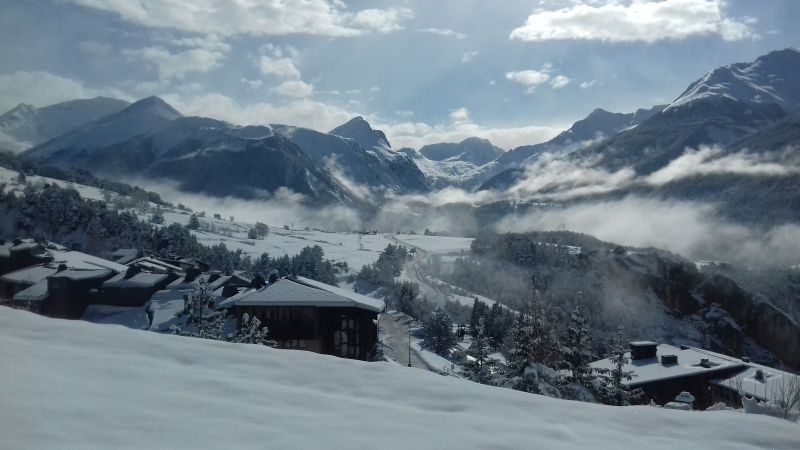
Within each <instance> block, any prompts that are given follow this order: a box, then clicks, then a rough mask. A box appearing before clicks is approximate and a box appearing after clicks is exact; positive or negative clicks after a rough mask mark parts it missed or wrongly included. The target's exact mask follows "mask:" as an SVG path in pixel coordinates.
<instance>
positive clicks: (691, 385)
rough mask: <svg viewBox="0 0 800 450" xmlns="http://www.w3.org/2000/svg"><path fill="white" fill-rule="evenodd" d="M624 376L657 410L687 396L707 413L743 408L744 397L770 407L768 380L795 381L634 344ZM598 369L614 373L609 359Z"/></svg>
mask: <svg viewBox="0 0 800 450" xmlns="http://www.w3.org/2000/svg"><path fill="white" fill-rule="evenodd" d="M630 349H631V351H630V353H627V354H626V356H627V357H628V358H629V361H628V363H627V364H626V365H625V367H624V369H623V370H625V371H628V372H631V373H632V374H633V378H632V379H631V380H629V381H627V382H626V383H625V384H626V385H627V386H628V387H630V388H638V389H641V390H642V391H643V392H644V396H645V398H644V400H645V401H649V400H653V401H654V402H656V403H657V404H659V405H665V404H667V403H670V402H672V401H673V400H674V399H675V398H676V397H677V396H680V395H681V394H682V393H684V392H688V393H690V394H691V395H692V396H693V397H694V399H693V400H694V402H693V407H694V409H706V408H708V407H709V406H711V405H713V404H714V403H717V402H723V403H726V404H728V405H731V406H739V407H741V405H742V395H745V396H748V397H751V398H754V399H756V400H758V401H763V402H767V403H769V402H770V401H771V399H772V398H771V395H770V392H771V391H770V387H769V386H768V382H769V379H772V380H777V379H779V378H780V377H791V376H794V377H796V376H797V375H792V374H789V373H787V372H782V371H780V370H777V369H773V368H769V367H765V366H761V365H758V364H754V363H752V362H750V360H749V359H747V358H742V359H740V358H735V357H731V356H726V355H722V354H719V353H715V352H711V351H708V350H703V349H699V348H694V347H688V346H680V347H674V346H672V345H666V344H656V343H655V342H649V341H639V342H631V343H630ZM591 366H592V367H593V368H595V369H601V370H603V369H605V370H611V369H613V368H614V363H613V362H612V361H611V360H610V359H603V360H600V361H596V362H593V363H592V364H591Z"/></svg>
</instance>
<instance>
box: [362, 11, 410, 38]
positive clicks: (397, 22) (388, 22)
mask: <svg viewBox="0 0 800 450" xmlns="http://www.w3.org/2000/svg"><path fill="white" fill-rule="evenodd" d="M412 17H414V13H413V12H412V11H411V10H410V9H408V8H389V9H364V10H361V11H359V12H358V13H356V15H355V16H354V17H353V20H352V21H351V22H350V23H351V24H352V25H355V26H357V27H360V28H365V29H368V30H372V31H376V32H378V33H389V32H391V31H396V30H402V29H403V28H404V27H403V25H402V22H403V21H404V20H407V19H410V18H412Z"/></svg>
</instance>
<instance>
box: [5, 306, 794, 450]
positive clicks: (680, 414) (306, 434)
mask: <svg viewBox="0 0 800 450" xmlns="http://www.w3.org/2000/svg"><path fill="white" fill-rule="evenodd" d="M0 341H1V342H3V345H2V346H0V361H3V362H4V363H3V365H2V377H3V379H2V383H0V402H1V403H2V405H3V407H2V408H0V436H2V440H0V448H8V449H18V448H36V449H55V448H58V449H81V450H92V449H109V448H114V449H133V448H136V449H141V448H184V449H204V448H209V449H219V448H237V449H241V448H244V449H248V448H253V449H263V448H274V449H299V448H324V449H348V450H349V449H375V448H381V449H401V448H417V449H424V448H432V449H433V448H435V449H473V448H474V449H486V448H509V449H510V448H546V449H587V448H591V449H617V448H629V449H643V448H647V449H676V448H686V449H695V450H696V449H721V448H724V449H732V450H736V449H742V450H743V449H760V448H775V449H796V448H800V432H798V426H797V424H794V423H789V422H786V421H783V420H781V419H776V418H772V417H767V416H759V415H746V414H742V413H738V412H733V411H715V412H688V411H676V410H664V409H660V408H654V407H649V406H639V407H611V406H602V405H594V404H587V403H578V402H572V401H564V400H557V399H552V398H547V397H542V396H537V395H531V394H525V393H521V392H516V391H512V390H508V389H502V388H495V387H489V386H482V385H478V384H475V383H471V382H468V381H465V380H459V379H454V378H449V377H443V376H439V375H435V374H431V373H428V372H425V371H421V370H415V369H408V368H404V367H398V366H397V365H396V364H392V363H365V362H358V361H349V360H343V359H338V358H335V357H332V356H322V355H317V354H313V353H308V352H302V351H292V350H275V349H270V348H266V347H261V346H256V345H246V344H230V343H225V342H217V341H206V340H199V339H193V338H186V337H180V336H172V335H162V334H157V333H150V332H144V331H136V330H130V329H127V328H123V327H119V326H114V325H96V324H90V323H86V322H80V321H67V320H56V319H48V318H44V317H40V316H37V315H34V314H32V313H29V312H25V311H17V310H11V309H8V308H5V307H0Z"/></svg>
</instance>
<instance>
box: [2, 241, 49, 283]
mask: <svg viewBox="0 0 800 450" xmlns="http://www.w3.org/2000/svg"><path fill="white" fill-rule="evenodd" d="M51 259H52V258H51V257H50V255H49V254H47V253H46V252H45V249H44V246H43V245H41V244H38V243H36V242H35V241H33V240H32V239H15V240H13V241H5V240H3V241H0V275H2V274H6V273H8V272H12V271H15V270H19V269H22V268H25V267H30V266H34V265H37V264H44V263H47V262H49V261H50V260H51Z"/></svg>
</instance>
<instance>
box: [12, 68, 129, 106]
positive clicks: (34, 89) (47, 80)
mask: <svg viewBox="0 0 800 450" xmlns="http://www.w3.org/2000/svg"><path fill="white" fill-rule="evenodd" d="M97 96H107V97H115V98H119V99H123V100H131V98H130V97H128V96H127V95H126V94H125V93H123V92H121V91H119V90H117V89H113V88H102V89H94V88H89V87H86V86H84V85H83V83H82V82H81V81H78V80H73V79H71V78H66V77H61V76H58V75H54V74H51V73H48V72H43V71H34V72H27V71H18V72H13V73H10V74H5V75H0V113H2V112H5V111H8V110H9V109H11V108H13V107H14V106H16V105H18V104H19V103H29V104H32V105H34V106H39V107H41V106H47V105H51V104H53V103H58V102H63V101H67V100H74V99H77V98H91V97H97Z"/></svg>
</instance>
